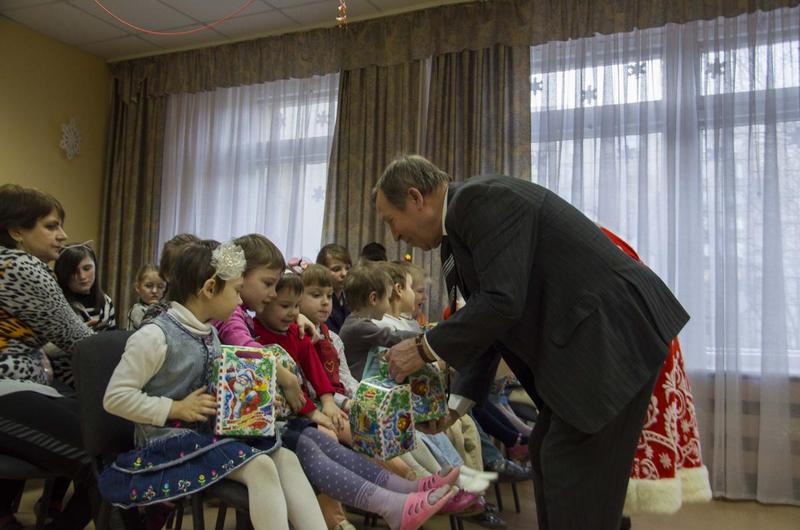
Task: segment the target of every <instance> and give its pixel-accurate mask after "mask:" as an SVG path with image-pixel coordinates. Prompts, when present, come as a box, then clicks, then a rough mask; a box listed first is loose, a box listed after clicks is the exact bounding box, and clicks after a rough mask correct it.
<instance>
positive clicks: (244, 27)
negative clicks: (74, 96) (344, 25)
mask: <svg viewBox="0 0 800 530" xmlns="http://www.w3.org/2000/svg"><path fill="white" fill-rule="evenodd" d="M246 1H247V0H101V2H102V3H103V5H105V6H106V7H107V8H108V9H109V10H110V11H111V12H112V13H114V14H116V15H117V16H119V17H120V18H122V19H125V20H127V21H128V22H130V23H131V24H134V25H136V26H140V27H142V28H146V29H148V30H153V31H165V32H174V31H186V30H190V29H192V28H195V27H198V26H200V25H201V24H202V23H209V22H213V21H216V20H219V19H220V18H222V17H224V16H225V15H227V14H229V13H231V12H233V11H236V10H237V9H238V8H240V7H241V6H243V5H244V4H245V3H246ZM461 1H464V0H346V3H347V17H348V20H349V21H350V22H353V21H356V20H364V19H368V18H376V17H381V16H386V15H389V14H395V13H399V12H404V11H413V10H417V9H423V8H427V7H433V6H437V5H443V4H451V3H457V2H461ZM338 5H339V3H338V0H254V1H253V3H252V4H251V5H250V6H248V7H247V9H245V10H244V11H242V12H241V13H239V14H238V15H237V16H236V17H234V18H231V19H228V20H226V21H225V22H223V23H221V24H220V25H218V26H215V27H214V28H211V29H205V30H203V31H198V32H196V33H193V34H189V35H180V36H157V35H148V34H145V33H141V32H138V31H137V30H134V29H131V28H128V27H126V26H124V25H123V24H121V23H119V22H118V21H116V20H114V18H112V17H111V16H109V15H108V14H107V13H106V12H104V11H103V10H102V9H101V8H100V6H98V5H97V4H96V3H95V1H94V0H0V15H4V16H6V17H8V18H10V19H12V20H15V21H16V22H19V23H20V24H22V25H24V26H27V27H29V28H31V29H33V30H34V31H37V32H39V33H42V34H44V35H47V36H49V37H52V38H54V39H56V40H59V41H61V42H64V43H66V44H71V45H73V46H75V47H77V48H80V49H81V50H84V51H86V52H89V53H91V54H94V55H98V56H100V57H103V58H105V59H108V60H110V61H113V60H119V59H124V58H130V57H137V56H144V55H154V54H158V53H164V52H166V51H175V50H182V49H190V48H199V47H203V46H211V45H215V44H221V43H224V42H231V41H235V40H243V39H245V38H248V37H255V36H265V35H276V34H280V33H288V32H292V31H299V30H304V29H310V28H314V27H324V26H333V25H335V24H336V17H337V15H338V13H337V7H338Z"/></svg>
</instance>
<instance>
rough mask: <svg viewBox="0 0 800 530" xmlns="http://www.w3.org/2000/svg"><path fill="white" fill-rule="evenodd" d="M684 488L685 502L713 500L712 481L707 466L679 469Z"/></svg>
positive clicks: (682, 487)
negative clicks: (709, 478)
mask: <svg viewBox="0 0 800 530" xmlns="http://www.w3.org/2000/svg"><path fill="white" fill-rule="evenodd" d="M678 476H679V477H680V479H681V489H682V490H683V502H708V501H710V500H711V483H710V482H709V480H708V469H707V468H706V466H701V467H689V468H683V469H679V470H678Z"/></svg>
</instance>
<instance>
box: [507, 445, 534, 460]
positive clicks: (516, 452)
mask: <svg viewBox="0 0 800 530" xmlns="http://www.w3.org/2000/svg"><path fill="white" fill-rule="evenodd" d="M508 456H509V458H513V459H514V460H525V459H526V458H528V457H529V456H530V453H529V452H528V444H521V443H516V444H514V445H512V446H511V447H509V448H508Z"/></svg>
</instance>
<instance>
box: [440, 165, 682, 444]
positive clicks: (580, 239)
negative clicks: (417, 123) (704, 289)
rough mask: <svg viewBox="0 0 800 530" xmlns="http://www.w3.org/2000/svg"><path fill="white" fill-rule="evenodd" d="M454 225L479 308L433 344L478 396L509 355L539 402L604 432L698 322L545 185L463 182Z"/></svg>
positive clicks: (459, 263)
mask: <svg viewBox="0 0 800 530" xmlns="http://www.w3.org/2000/svg"><path fill="white" fill-rule="evenodd" d="M445 228H446V229H447V234H448V240H449V242H450V245H451V247H452V251H453V255H454V257H455V262H456V268H457V271H458V278H459V287H460V289H461V292H462V293H464V295H465V298H466V299H467V305H466V306H465V307H464V308H463V309H461V310H459V311H458V312H457V313H456V314H455V315H453V316H452V317H451V318H450V319H449V320H447V321H446V322H443V323H441V324H440V325H439V326H437V327H436V328H434V329H433V330H431V331H429V332H428V334H427V338H428V341H429V343H430V344H431V346H432V347H433V349H434V350H435V351H436V352H437V353H438V354H439V355H440V356H441V357H443V358H444V359H445V360H446V361H447V362H449V363H450V364H451V365H453V366H454V367H455V368H456V369H458V370H459V372H460V374H461V376H460V379H459V385H458V387H459V388H458V393H460V394H462V395H465V396H466V397H469V398H472V399H474V400H476V401H481V400H482V399H483V398H484V397H485V395H486V393H487V391H488V385H489V383H490V382H491V380H492V378H493V376H494V372H495V369H496V366H497V363H498V362H499V358H500V356H501V355H502V356H503V357H505V358H506V359H507V361H508V362H509V364H510V366H511V368H512V369H515V367H516V369H515V372H517V375H518V377H520V379H521V380H522V382H523V384H524V385H525V387H526V389H527V390H528V391H529V392H530V393H531V394H532V396H535V397H534V399H537V400H541V401H542V402H544V403H545V404H546V405H547V406H549V407H550V408H551V409H552V410H553V412H554V413H555V414H557V415H558V416H559V417H561V418H562V419H563V420H564V421H566V422H567V423H569V424H570V425H572V426H573V427H575V428H577V429H580V430H581V431H584V432H587V433H593V432H597V431H598V430H600V429H601V428H602V427H603V425H605V424H606V423H607V422H608V421H609V420H610V419H612V418H613V417H614V416H616V415H617V413H618V412H619V411H620V410H621V409H622V408H623V407H624V406H625V405H626V404H627V403H628V402H629V401H630V400H631V399H632V397H633V396H634V395H635V394H636V393H637V392H638V391H640V390H641V388H642V386H643V385H644V384H645V383H646V382H647V381H648V380H650V379H651V378H652V377H653V376H654V375H655V374H656V373H657V372H658V370H659V369H660V368H661V365H662V364H663V362H664V359H665V357H666V354H667V350H668V345H669V342H670V341H671V340H672V338H673V337H675V336H676V335H677V334H678V331H680V329H681V328H682V327H683V326H684V325H685V323H686V322H687V321H688V319H689V315H688V314H687V313H686V311H685V310H684V309H683V307H682V306H681V305H680V303H679V302H678V301H677V299H676V298H675V297H674V296H673V295H672V293H671V292H670V290H669V288H668V287H667V286H666V285H665V284H664V283H663V282H662V281H661V279H660V278H658V276H656V274H655V273H653V272H652V271H651V270H650V269H649V268H647V267H646V266H645V265H642V264H640V263H637V262H635V261H633V260H632V259H630V258H629V257H628V256H627V255H625V254H624V253H623V252H620V251H619V249H618V248H617V247H616V246H615V245H614V244H613V243H612V242H611V241H610V240H609V239H608V238H607V237H606V236H605V235H604V234H603V233H602V232H601V231H600V229H599V228H598V227H597V226H596V225H595V224H594V223H593V222H592V221H591V220H589V219H588V218H587V217H586V216H584V215H583V214H582V213H581V212H579V211H578V210H577V209H576V208H574V207H573V206H571V205H570V204H569V203H568V202H566V201H564V200H563V199H561V198H560V197H558V196H557V195H556V194H554V193H552V192H550V191H548V190H547V189H546V188H543V187H541V186H539V185H536V184H533V183H530V182H526V181H523V180H520V179H516V178H512V177H507V176H480V177H474V178H472V179H470V180H469V181H467V182H465V183H463V184H455V183H452V184H451V185H450V189H449V190H448V208H447V214H446V216H445ZM524 368H529V370H530V373H529V374H526V373H520V372H527V370H525V369H524ZM531 374H532V376H533V377H532V378H531V377H530V375H531Z"/></svg>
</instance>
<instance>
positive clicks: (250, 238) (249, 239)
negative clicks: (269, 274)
mask: <svg viewBox="0 0 800 530" xmlns="http://www.w3.org/2000/svg"><path fill="white" fill-rule="evenodd" d="M233 242H234V243H235V244H237V245H239V246H240V247H242V250H244V258H245V259H246V260H247V267H246V268H245V270H244V275H245V276H247V273H249V272H250V271H252V270H253V269H257V268H258V267H264V266H266V267H267V268H268V269H280V270H283V269H285V268H286V261H285V260H284V258H283V254H282V253H281V251H280V250H278V247H276V246H275V243H273V242H272V241H270V240H269V239H267V238H266V237H264V236H262V235H261V234H247V235H246V236H241V237H237V238H236V239H234V240H233Z"/></svg>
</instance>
